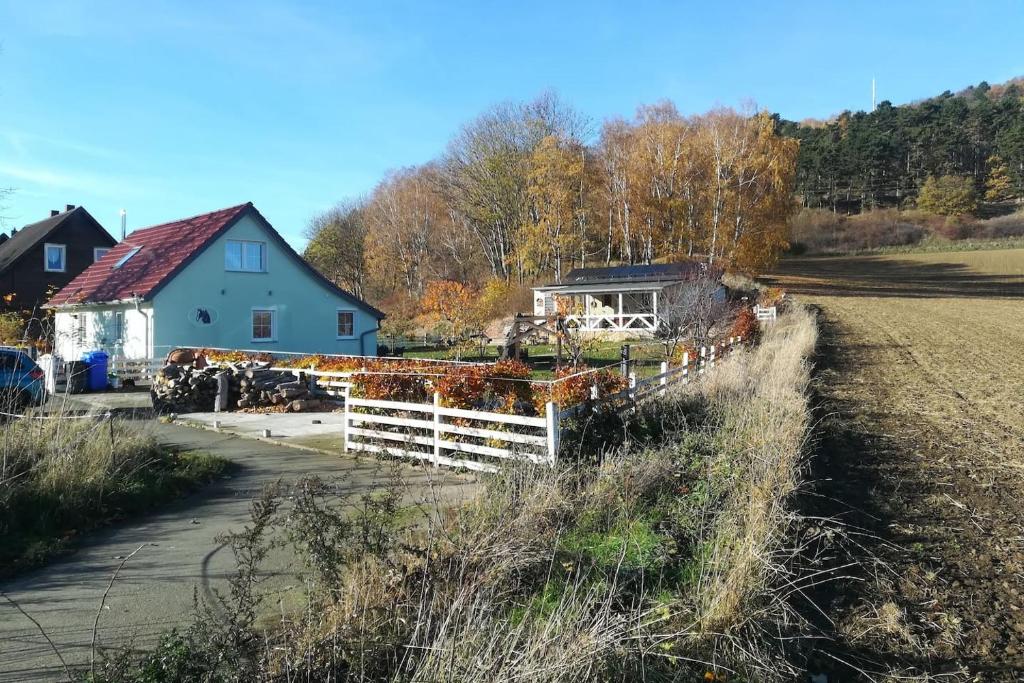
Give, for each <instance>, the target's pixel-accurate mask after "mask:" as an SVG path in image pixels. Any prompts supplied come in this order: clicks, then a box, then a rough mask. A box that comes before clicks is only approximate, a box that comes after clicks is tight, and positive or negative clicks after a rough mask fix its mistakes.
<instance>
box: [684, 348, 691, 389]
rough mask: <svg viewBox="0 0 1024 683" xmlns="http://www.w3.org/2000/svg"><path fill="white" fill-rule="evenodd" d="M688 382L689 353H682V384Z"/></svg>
mask: <svg viewBox="0 0 1024 683" xmlns="http://www.w3.org/2000/svg"><path fill="white" fill-rule="evenodd" d="M689 381H690V352H689V351H683V384H686V383H687V382H689Z"/></svg>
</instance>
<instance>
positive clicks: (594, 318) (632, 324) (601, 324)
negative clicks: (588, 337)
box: [565, 313, 658, 332]
mask: <svg viewBox="0 0 1024 683" xmlns="http://www.w3.org/2000/svg"><path fill="white" fill-rule="evenodd" d="M565 320H566V322H574V323H576V324H577V325H578V326H579V329H581V330H584V331H587V332H597V331H601V330H604V331H610V332H631V331H637V330H640V331H647V332H654V331H656V330H657V329H658V316H657V315H655V314H654V313H622V314H621V315H620V314H618V313H608V314H607V315H605V314H602V315H567V316H565Z"/></svg>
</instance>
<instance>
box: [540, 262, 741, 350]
mask: <svg viewBox="0 0 1024 683" xmlns="http://www.w3.org/2000/svg"><path fill="white" fill-rule="evenodd" d="M708 275H710V276H711V277H713V278H714V279H715V280H720V279H721V272H720V271H719V270H718V269H712V268H709V267H708V265H707V264H706V263H702V262H698V261H687V262H683V263H662V264H653V265H638V266H614V267H611V268H577V269H575V270H573V271H571V272H570V273H569V274H568V275H567V276H566V277H565V279H564V280H563V281H562V282H558V283H552V284H549V285H544V286H542V287H534V288H533V314H534V315H535V316H538V317H541V316H543V317H546V318H547V317H551V316H554V315H556V314H557V313H558V312H559V310H561V312H563V313H565V319H566V322H567V323H569V324H570V325H572V326H574V327H576V328H577V329H579V330H580V331H581V332H585V333H592V334H613V335H615V336H631V335H637V336H647V335H651V334H653V333H654V332H655V331H657V329H658V326H659V317H658V300H659V298H662V297H664V296H665V295H666V293H668V292H669V290H671V289H673V288H677V287H686V286H688V283H692V282H694V281H695V280H696V279H698V278H702V277H706V276H708ZM725 294H726V292H725V287H724V286H722V285H720V286H719V288H718V291H717V292H716V293H715V295H714V296H715V298H716V299H721V300H723V301H724V300H725Z"/></svg>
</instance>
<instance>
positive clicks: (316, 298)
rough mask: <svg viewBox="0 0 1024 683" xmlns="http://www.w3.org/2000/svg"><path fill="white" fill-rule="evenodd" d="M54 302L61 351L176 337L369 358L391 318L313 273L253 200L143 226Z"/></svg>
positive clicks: (202, 343) (146, 349)
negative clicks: (385, 319) (384, 322)
mask: <svg viewBox="0 0 1024 683" xmlns="http://www.w3.org/2000/svg"><path fill="white" fill-rule="evenodd" d="M47 307H49V308H52V309H54V310H55V311H56V321H55V335H54V351H55V352H56V353H57V354H58V355H60V356H62V357H64V358H78V357H79V356H80V355H81V353H82V352H83V351H88V350H94V349H102V350H104V351H106V352H107V353H109V354H110V355H111V356H115V357H123V358H153V357H159V356H162V355H164V354H166V353H167V351H168V350H169V349H172V348H174V347H178V346H189V347H210V348H225V349H253V350H259V351H292V352H297V353H338V354H352V355H372V354H375V353H376V349H377V330H378V328H379V323H380V320H381V319H382V318H383V317H384V314H383V313H381V312H380V311H378V310H377V309H376V308H374V307H373V306H370V305H369V304H367V303H366V302H365V301H362V300H361V299H359V298H357V297H356V296H354V295H352V294H350V293H349V292H346V291H345V290H343V289H341V288H339V287H337V286H336V285H334V284H333V283H332V282H330V281H329V280H327V279H326V278H324V277H323V276H322V275H320V274H319V273H318V272H317V271H316V270H314V269H313V267H312V266H310V265H309V264H308V263H307V262H306V261H305V260H304V259H303V258H302V257H301V256H300V255H299V254H297V253H296V252H295V250H293V249H292V248H291V247H290V246H289V245H288V243H287V242H285V240H284V238H282V237H281V235H280V234H278V232H277V231H276V230H274V228H273V227H272V226H271V225H270V223H269V222H267V220H266V219H265V218H264V217H263V216H262V215H261V214H260V212H259V211H257V210H256V208H255V207H254V206H253V205H252V203H251V202H249V203H246V204H241V205H239V206H233V207H230V208H227V209H221V210H219V211H213V212H211V213H206V214H202V215H199V216H194V217H192V218H186V219H183V220H179V221H174V222H171V223H166V224H163V225H157V226H154V227H151V228H145V229H142V230H136V231H135V232H133V233H132V234H130V235H128V236H127V237H126V238H125V240H124V241H123V242H121V243H119V244H118V245H116V246H115V247H114V248H113V249H111V250H110V251H109V252H108V253H107V254H105V255H104V256H103V257H102V258H100V259H99V260H98V261H97V262H96V263H94V264H93V265H91V266H90V267H89V268H87V269H86V270H85V271H84V272H82V273H81V274H80V275H79V276H78V277H76V278H75V279H74V280H72V281H71V282H70V283H69V284H68V285H67V286H65V287H64V288H63V289H62V290H60V292H58V293H57V294H56V295H55V296H54V297H53V298H52V299H51V300H50V301H49V302H48V303H47Z"/></svg>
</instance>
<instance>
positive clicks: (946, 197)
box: [917, 175, 978, 216]
mask: <svg viewBox="0 0 1024 683" xmlns="http://www.w3.org/2000/svg"><path fill="white" fill-rule="evenodd" d="M917 205H918V207H919V208H921V209H923V210H924V211H927V212H929V213H934V214H938V215H939V216H963V215H965V214H969V213H971V212H972V211H974V209H975V208H977V205H978V202H977V200H976V199H975V196H974V183H972V182H971V179H970V178H963V177H960V176H952V175H945V176H942V177H940V178H936V177H935V176H929V178H928V180H926V181H925V183H924V185H922V186H921V192H920V194H919V195H918V197H917Z"/></svg>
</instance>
